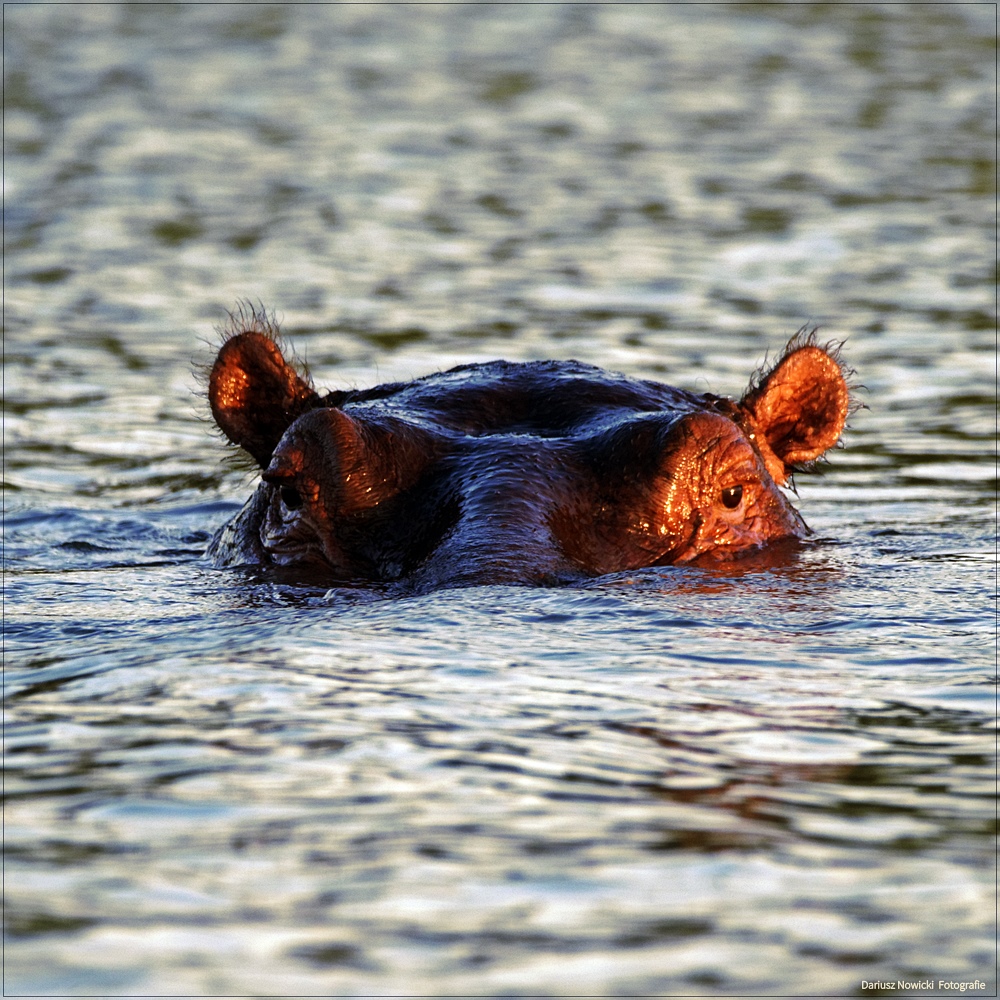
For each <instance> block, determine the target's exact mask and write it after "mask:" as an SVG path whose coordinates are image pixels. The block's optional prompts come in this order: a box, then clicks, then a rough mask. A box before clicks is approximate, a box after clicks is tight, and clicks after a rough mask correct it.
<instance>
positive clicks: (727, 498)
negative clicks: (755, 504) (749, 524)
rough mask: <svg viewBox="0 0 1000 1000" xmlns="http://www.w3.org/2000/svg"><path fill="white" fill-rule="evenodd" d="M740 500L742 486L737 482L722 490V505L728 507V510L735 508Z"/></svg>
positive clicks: (741, 498)
mask: <svg viewBox="0 0 1000 1000" xmlns="http://www.w3.org/2000/svg"><path fill="white" fill-rule="evenodd" d="M742 500H743V487H742V486H740V485H739V483H737V484H736V485H735V486H730V487H728V488H727V489H724V490H723V491H722V506H723V507H728V508H729V510H736V508H737V507H739V505H740V502H741V501H742Z"/></svg>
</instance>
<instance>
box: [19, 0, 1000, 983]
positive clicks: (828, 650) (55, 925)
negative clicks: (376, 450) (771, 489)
mask: <svg viewBox="0 0 1000 1000" xmlns="http://www.w3.org/2000/svg"><path fill="white" fill-rule="evenodd" d="M994 33H995V23H994V20H993V8H992V7H987V6H986V5H973V4H963V5H957V4H956V5H950V6H948V5H874V4H872V5H861V4H854V5H819V6H817V5H809V6H804V5H786V6H766V7H765V6H754V5H734V6H732V7H725V8H720V7H718V6H712V5H697V4H695V5H665V6H648V5H632V4H624V5H617V6H613V5H600V6H578V5H539V6H534V7H527V6H524V7H518V8H517V9H516V10H515V9H513V8H509V7H502V6H498V5H484V6H453V7H408V8H400V7H389V6H379V7H373V6H364V5H355V6H340V7H313V8H310V7H292V6H285V7H276V6H269V5H259V6H257V5H255V6H253V7H251V6H241V5H236V6H224V5H223V6H219V5H214V6H213V5H208V6H189V7H172V8H167V7H162V6H157V5H148V6H143V5H136V6H128V7H123V6H114V5H89V6H77V7H67V6H59V5H51V6H41V5H39V6H28V5H24V6H17V7H12V6H10V5H8V6H7V7H5V10H4V46H5V73H6V79H5V180H4V183H5V205H4V208H5V227H6V244H5V255H6V264H5V288H4V292H5V298H4V321H5V339H4V352H5V355H4V446H5V453H4V477H5V507H4V524H3V540H4V541H3V545H4V551H3V554H4V567H5V572H4V588H5V589H4V693H5V697H6V704H5V713H6V714H5V717H4V718H5V723H4V737H5V751H4V763H5V767H6V777H5V794H6V800H5V807H4V815H3V821H4V848H5V867H4V893H5V918H6V937H5V945H4V972H3V975H4V991H5V994H6V995H14V994H25V993H32V994H55V995H81V994H82V995H90V994H93V995H102V996H111V995H149V994H167V995H177V994H190V995H258V996H259V995H315V994H319V995H331V994H335V995H345V994H346V995H385V994H394V993H395V994H425V995H488V996H501V995H512V994H513V995H517V994H530V995H570V994H579V993H588V994H594V993H596V994H599V995H624V994H629V993H632V994H635V993H639V994H644V995H645V994H654V995H730V996H743V995H751V994H753V995H777V996H790V995H795V996H801V995H849V996H850V995H854V996H857V995H872V994H873V991H872V990H868V989H864V988H862V986H861V984H862V982H870V981H882V982H885V981H893V982H895V981H903V982H922V981H925V980H927V979H931V980H933V981H934V982H935V984H937V983H939V982H944V983H947V982H973V983H975V982H979V983H981V984H983V985H982V987H981V988H979V987H976V988H972V989H971V990H970V989H967V990H965V993H966V994H969V993H971V994H972V995H995V993H996V972H995V967H996V966H995V958H996V933H995V927H994V915H995V892H996V881H995V880H996V868H995V840H994V837H995V831H996V826H995V817H996V811H995V780H996V764H995V748H996V743H995V720H996V700H995V692H996V688H995V674H996V669H995V665H996V635H997V626H996V614H995V609H996V603H995V602H996V551H997V550H996V541H995V538H996V510H997V508H996V429H997V428H996V334H995V294H996V291H995V289H996V284H995V277H996V275H995V264H994V261H995V242H994V239H995V230H994V218H995V215H994V213H995V184H994V178H995V173H994V166H993V155H994V141H993V131H994V118H995V110H994V109H995V62H994V55H993V36H994ZM246 297H249V298H252V299H253V300H254V301H258V300H260V301H263V302H264V303H265V304H266V305H267V306H268V307H270V308H273V309H275V310H276V311H277V314H278V318H279V319H280V320H281V321H282V323H283V327H284V330H285V332H286V334H287V335H288V337H289V339H290V340H291V341H292V343H293V344H294V346H295V348H296V350H297V351H298V352H299V354H300V355H301V356H303V357H304V358H305V360H307V361H308V363H309V365H310V367H311V370H312V373H313V377H314V379H315V381H316V384H317V385H318V386H321V387H323V388H343V387H351V386H367V385H371V384H375V383H377V382H381V381H388V380H391V379H400V378H408V377H414V376H417V375H421V374H425V373H427V372H430V371H435V370H440V369H443V368H447V367H449V366H451V365H453V364H458V363H462V362H469V361H480V360H487V359H490V358H495V357H506V358H508V359H511V360H526V359H531V358H542V357H558V358H569V357H575V358H578V359H580V360H582V361H585V362H589V363H593V364H598V365H602V366H604V367H607V368H610V369H613V370H617V371H623V372H625V373H626V374H629V375H632V376H637V377H648V378H656V379H659V380H661V381H668V382H670V383H672V384H675V385H679V386H682V387H684V388H687V389H691V390H695V391H699V392H704V391H712V392H718V393H722V394H729V395H739V393H740V392H741V391H742V390H743V388H744V387H745V385H746V383H747V380H748V379H749V377H750V374H751V372H752V370H753V369H754V368H755V366H757V365H758V364H759V363H760V362H761V361H763V359H764V357H765V355H766V354H767V353H768V352H769V353H770V355H771V356H773V355H774V353H775V352H776V351H778V350H780V348H781V346H782V344H783V343H784V341H785V340H786V339H787V338H788V337H789V336H790V335H791V334H792V333H794V331H795V330H796V329H797V328H798V327H799V326H801V325H803V324H804V323H813V324H818V325H819V326H820V327H821V336H824V337H829V338H830V339H835V340H841V339H846V342H847V343H846V346H845V348H844V350H845V356H846V357H847V359H848V361H849V362H850V364H851V365H852V366H853V367H855V368H856V369H857V372H858V381H860V382H861V383H863V384H864V386H865V389H864V390H862V391H861V392H860V393H859V398H860V399H861V401H862V402H863V403H865V405H866V407H867V408H866V409H862V410H860V411H859V412H858V413H857V414H856V415H855V416H854V417H853V419H852V421H851V426H850V428H849V430H848V432H847V433H846V434H845V439H844V443H845V447H844V448H843V450H839V451H837V452H835V453H833V454H832V455H831V458H830V462H829V463H828V464H827V465H825V466H824V467H823V468H822V470H821V471H820V473H819V474H816V475H810V476H805V475H803V476H800V477H798V479H797V483H796V487H797V490H798V499H797V501H796V503H797V505H798V507H799V509H800V511H801V512H802V514H803V516H804V517H805V519H806V521H807V522H808V523H809V524H810V526H811V527H812V528H813V529H814V532H815V534H814V536H813V538H812V539H811V541H810V542H809V543H808V544H807V545H805V546H804V547H803V548H802V550H801V551H800V552H799V553H798V554H794V555H789V554H784V555H781V556H780V557H775V558H771V557H769V556H767V555H764V556H762V557H759V558H756V559H750V560H747V561H745V562H742V563H740V564H739V565H738V566H734V567H729V568H726V567H724V566H723V567H715V568H712V569H695V568H690V567H688V568H662V569H650V570H643V571H639V572H636V573H631V574H621V575H617V576H613V577H607V578H602V579H598V580H594V581H592V582H590V583H588V584H586V585H584V586H579V587H572V588H561V589H535V588H523V587H476V588H468V589H456V590H441V591H437V592H435V593H431V594H426V595H423V596H419V597H404V598H399V597H398V596H393V595H392V594H391V593H388V592H382V591H379V590H377V589H375V590H367V589H358V588H353V589H352V588H342V587H341V588H332V589H330V588H327V587H325V586H322V585H316V586H305V585H298V584H295V583H292V582H289V581H287V580H281V579H276V578H271V577H268V576H267V574H261V573H256V572H253V571H233V570H226V571H220V570H217V569H215V568H213V567H212V566H211V565H210V564H209V563H208V562H207V561H206V559H205V557H204V551H205V548H206V546H207V543H208V539H209V538H210V537H211V534H212V532H213V531H214V530H215V529H216V528H217V527H218V526H219V525H221V524H222V523H224V522H225V521H226V519H227V518H229V517H231V516H232V515H233V514H234V513H235V512H236V511H237V510H238V509H239V508H240V505H241V504H242V502H243V500H244V499H245V498H246V497H247V496H249V494H250V492H251V491H252V489H253V488H254V477H253V474H251V473H249V472H247V471H245V470H244V469H243V468H240V467H239V466H237V465H234V464H233V463H232V462H231V461H230V460H229V459H228V458H227V454H228V453H227V449H226V447H225V446H224V444H223V442H222V440H221V436H220V435H219V433H218V432H217V431H215V430H214V428H213V426H212V424H211V419H210V415H209V413H208V407H207V402H206V400H205V399H204V395H203V386H202V383H201V381H200V378H199V375H198V374H197V366H198V365H204V364H206V363H210V362H211V359H212V356H213V351H214V348H215V346H216V345H217V344H218V335H217V334H216V333H215V331H214V328H215V327H216V326H218V325H220V324H221V323H223V322H224V320H225V310H226V309H230V308H232V307H233V306H234V305H235V304H236V302H237V300H238V299H240V298H246ZM896 992H899V993H907V992H925V993H926V992H928V991H926V990H924V991H921V990H917V989H913V990H908V989H906V988H902V989H900V990H897V991H896ZM931 992H937V993H940V994H942V995H952V994H956V993H958V992H959V991H958V990H957V989H949V988H945V987H941V988H939V987H937V985H935V989H934V991H931Z"/></svg>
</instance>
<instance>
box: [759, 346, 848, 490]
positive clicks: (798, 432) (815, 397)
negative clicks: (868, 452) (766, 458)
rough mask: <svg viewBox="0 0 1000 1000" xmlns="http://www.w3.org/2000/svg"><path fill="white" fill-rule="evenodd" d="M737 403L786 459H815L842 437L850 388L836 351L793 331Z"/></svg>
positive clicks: (790, 464) (799, 461) (800, 461)
mask: <svg viewBox="0 0 1000 1000" xmlns="http://www.w3.org/2000/svg"><path fill="white" fill-rule="evenodd" d="M740 405H741V406H742V407H743V408H744V409H745V410H749V412H750V413H751V414H752V415H753V417H754V420H755V422H756V424H757V428H758V430H759V431H760V432H761V433H762V434H763V435H764V437H765V438H766V440H767V443H768V445H769V446H770V448H771V451H773V452H774V454H775V455H776V456H777V457H778V458H779V459H780V460H781V462H782V463H783V464H784V465H785V468H786V470H789V471H790V470H791V469H792V468H793V467H794V466H797V465H802V464H805V463H808V462H813V461H815V460H816V459H817V458H819V457H820V456H821V455H822V454H823V453H824V452H826V451H828V450H829V449H830V448H832V447H833V446H834V445H835V444H836V443H837V441H838V440H839V439H840V434H841V432H842V431H843V429H844V424H845V423H846V421H847V415H848V412H849V411H850V407H851V394H850V389H849V388H848V385H847V380H846V378H845V377H844V370H843V369H842V368H841V364H840V359H839V357H838V353H837V351H835V350H833V351H831V350H828V349H824V348H822V347H818V346H817V345H816V344H815V343H813V342H812V338H811V337H810V338H809V339H808V340H806V341H805V343H803V342H802V340H800V339H799V338H798V337H796V338H795V339H794V340H792V342H791V343H790V344H789V345H788V347H787V348H786V350H785V353H784V355H782V357H781V360H780V361H779V362H778V363H777V364H776V365H775V366H774V367H773V368H772V369H771V370H770V371H769V372H767V373H766V374H765V375H764V376H763V377H762V378H761V379H760V381H759V382H757V383H756V384H754V385H751V387H750V389H749V390H748V391H747V393H746V395H745V396H744V397H743V399H742V400H741V401H740Z"/></svg>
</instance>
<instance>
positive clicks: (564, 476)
mask: <svg viewBox="0 0 1000 1000" xmlns="http://www.w3.org/2000/svg"><path fill="white" fill-rule="evenodd" d="M845 374H846V373H845V371H844V369H843V366H842V364H841V361H840V358H839V355H838V352H837V351H835V350H831V349H830V348H828V347H822V346H819V345H817V344H816V343H815V341H814V338H813V337H811V336H804V335H803V334H802V333H801V332H800V334H798V335H796V337H795V338H793V339H792V341H791V342H790V343H789V344H788V346H787V347H786V349H785V351H784V352H783V354H782V356H781V358H780V359H779V360H778V362H777V363H776V364H775V365H774V366H773V367H771V368H770V369H768V370H767V371H765V372H763V373H761V374H759V375H758V377H757V378H755V379H753V380H752V381H751V385H750V387H749V388H748V390H747V391H746V393H745V394H744V395H743V398H742V399H741V400H739V401H734V400H731V399H726V398H720V397H718V396H713V395H711V394H703V395H696V394H694V393H690V392H686V391H685V390H683V389H675V388H673V387H671V386H668V385H662V384H660V383H657V382H652V381H641V380H637V379H630V378H626V377H625V376H623V375H616V374H613V373H609V372H605V371H603V370H601V369H599V368H595V367H592V366H590V365H584V364H581V363H579V362H576V361H540V362H528V363H524V364H513V363H510V362H506V361H493V362H489V363H487V364H478V365H464V366H461V367H458V368H453V369H451V370H450V371H446V372H440V373H437V374H434V375H428V376H426V377H424V378H420V379H415V380H414V381H412V382H405V383H394V384H388V385H382V386H377V387H375V388H373V389H368V390H358V391H339V392H338V391H335V392H330V393H328V394H327V395H320V394H319V393H317V392H316V391H315V390H314V389H313V388H312V386H311V385H310V384H309V382H308V381H306V380H305V379H304V378H303V377H302V376H301V375H300V374H299V373H298V371H297V370H296V369H295V367H294V366H293V365H292V364H290V363H289V362H288V361H287V360H286V359H285V357H284V356H283V354H282V351H281V348H280V346H279V343H278V340H277V330H276V328H275V327H274V325H273V323H271V322H270V321H269V320H268V319H267V317H266V316H265V315H263V314H260V313H258V314H252V315H250V314H240V315H238V316H237V317H236V318H235V320H234V323H233V325H232V328H231V329H230V330H229V331H228V337H227V339H226V341H225V343H224V344H223V345H222V348H221V349H220V351H219V354H218V357H217V358H216V361H215V365H214V367H213V368H212V372H211V375H210V378H209V399H210V402H211V405H212V413H213V415H214V417H215V420H216V422H217V423H218V425H219V427H220V428H221V429H222V431H223V432H224V433H225V435H226V437H227V438H228V439H229V440H230V441H231V442H233V443H234V444H236V445H239V446H240V447H241V448H243V449H244V450H245V451H246V452H248V453H249V454H250V455H251V456H252V457H253V458H254V460H255V461H256V462H257V464H258V465H259V466H260V468H261V470H262V476H261V478H262V482H261V484H260V486H259V487H258V489H257V491H256V492H255V493H254V495H253V496H252V497H251V498H250V500H249V501H248V503H247V505H246V506H245V507H244V509H243V510H242V511H241V512H240V513H239V514H238V515H237V516H236V518H234V519H233V521H231V522H230V523H229V524H227V525H226V526H224V527H223V528H222V529H221V530H220V531H219V533H218V534H217V535H216V537H215V538H214V539H213V541H212V545H211V547H210V550H209V552H210V555H211V556H212V557H213V558H214V559H215V561H216V563H217V564H219V565H228V566H235V565H247V564H250V565H265V566H267V565H271V566H286V567H289V566H290V567H302V568H303V569H305V568H309V570H310V572H311V573H313V574H314V573H317V572H318V573H319V574H320V575H321V576H322V577H323V578H325V579H328V580H329V581H331V582H348V581H351V582H362V581H370V582H379V581H397V580H405V581H407V582H409V583H412V584H414V585H416V586H419V587H421V588H422V589H423V588H426V587H433V586H442V585H449V586H460V585H470V584H486V583H526V584H553V583H560V582H570V581H573V580H579V579H582V578H586V577H593V576H598V575H601V574H604V573H612V572H617V571H621V570H631V569H637V568H639V567H643V566H661V565H667V564H672V563H689V562H692V561H694V560H697V561H699V562H704V561H705V560H713V561H714V560H719V559H727V558H733V557H735V556H738V555H740V554H743V553H746V552H748V551H755V550H758V549H760V548H761V547H763V546H765V545H767V544H769V543H772V542H775V541H778V540H780V539H789V538H801V537H804V536H805V535H806V533H807V532H808V529H807V528H806V525H805V523H804V522H803V520H802V519H801V517H800V516H799V514H798V512H797V511H796V510H795V508H794V507H793V506H792V505H791V503H790V502H789V500H788V499H787V497H786V495H785V494H784V493H783V492H782V490H781V489H780V488H779V487H781V486H784V485H786V483H787V482H788V480H789V476H790V475H791V473H792V472H793V471H796V470H801V469H803V468H804V467H808V465H809V464H810V463H813V462H815V461H816V460H817V459H819V458H820V457H821V456H822V455H823V454H824V453H825V452H826V451H828V450H829V449H830V448H832V447H833V446H834V445H835V444H836V443H837V441H838V440H839V438H840V434H841V431H842V430H843V427H844V423H845V421H846V419H847V415H848V412H849V409H850V405H851V404H850V392H849V388H848V384H847V381H846V378H845Z"/></svg>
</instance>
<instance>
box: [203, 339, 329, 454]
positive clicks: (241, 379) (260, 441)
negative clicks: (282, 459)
mask: <svg viewBox="0 0 1000 1000" xmlns="http://www.w3.org/2000/svg"><path fill="white" fill-rule="evenodd" d="M208 398H209V402H210V403H211V404H212V416H214V417H215V422H216V423H217V424H218V425H219V427H220V428H221V429H222V432H223V433H224V434H225V435H226V437H227V438H229V440H230V441H232V442H233V444H238V445H239V446H240V447H241V448H243V449H245V450H246V451H248V452H249V453H250V454H251V455H253V457H254V458H255V459H256V461H257V464H258V465H259V466H260V467H261V468H262V469H266V468H267V465H268V463H269V462H270V461H271V454H272V453H273V452H274V449H275V448H276V447H277V444H278V442H279V441H280V440H281V436H282V435H283V434H284V433H285V431H286V430H288V428H289V427H290V426H291V425H292V424H293V423H294V422H295V421H296V420H297V419H298V418H299V417H300V416H301V415H302V414H303V413H305V412H306V411H307V410H311V409H312V408H313V407H315V406H318V405H319V404H320V397H319V395H318V394H317V393H316V392H315V391H314V390H313V388H312V386H311V385H309V383H308V382H306V381H305V380H303V379H302V378H301V377H300V376H299V374H298V372H296V370H295V369H294V368H293V367H292V366H291V365H290V364H289V363H288V362H287V361H286V360H285V358H284V356H283V355H282V353H281V349H280V348H279V347H278V345H277V344H276V343H275V341H274V336H273V331H272V329H271V328H270V326H268V327H267V328H266V329H261V328H259V327H257V326H255V327H254V328H251V329H249V330H244V331H243V332H241V333H237V334H235V335H234V336H232V337H230V338H229V339H228V340H227V341H226V342H225V343H224V344H223V345H222V348H221V350H220V351H219V356H218V357H217V358H216V359H215V364H214V365H213V366H212V373H211V375H210V376H209V380H208Z"/></svg>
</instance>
